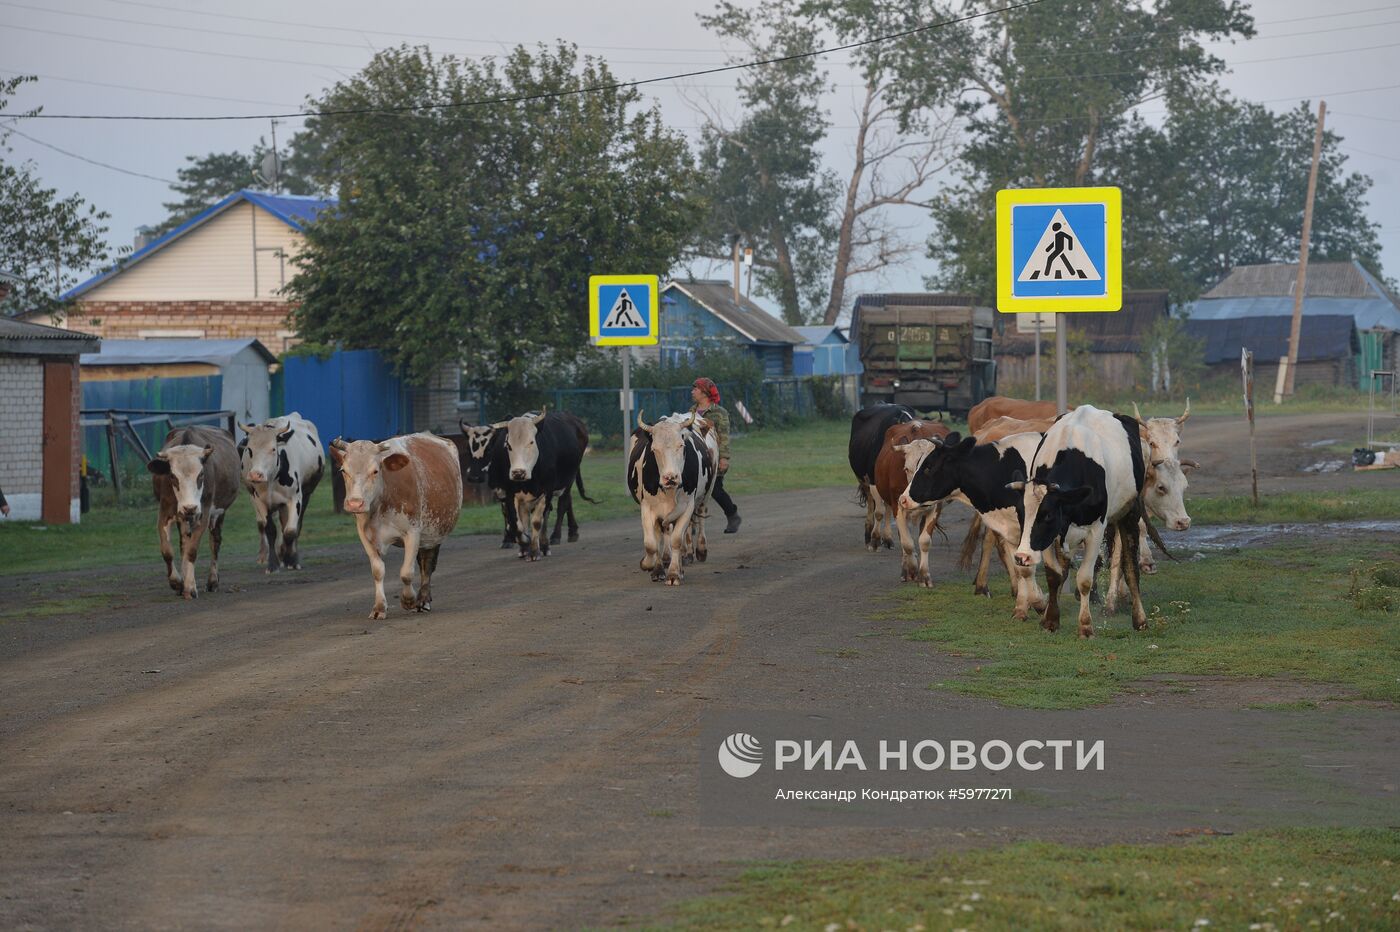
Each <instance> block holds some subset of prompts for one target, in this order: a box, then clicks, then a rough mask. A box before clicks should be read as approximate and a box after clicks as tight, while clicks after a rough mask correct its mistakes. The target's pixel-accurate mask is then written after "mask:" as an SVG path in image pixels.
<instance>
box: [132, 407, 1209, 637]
mask: <svg viewBox="0 0 1400 932" xmlns="http://www.w3.org/2000/svg"><path fill="white" fill-rule="evenodd" d="M1190 413H1191V406H1190V402H1187V406H1186V411H1185V413H1183V414H1182V415H1181V416H1180V417H1177V418H1152V419H1150V420H1144V419H1143V418H1142V417H1141V415H1140V414H1138V413H1137V410H1136V406H1135V407H1134V416H1132V417H1129V416H1127V415H1123V414H1113V413H1110V412H1107V411H1102V410H1100V409H1098V408H1094V407H1091V406H1088V405H1083V406H1080V407H1078V408H1074V409H1072V410H1071V411H1070V412H1069V413H1068V414H1065V415H1063V416H1061V417H1058V418H1057V417H1055V416H1054V415H1055V410H1054V406H1053V405H1051V404H1050V403H1048V402H1027V401H1019V400H1017V399H1012V398H1001V397H995V398H989V399H987V400H986V401H984V402H982V403H981V404H979V405H977V406H976V407H975V408H973V409H972V411H971V413H970V414H969V416H968V432H969V436H967V437H961V436H959V435H958V434H957V433H951V432H950V431H949V429H948V428H947V426H946V425H944V424H942V423H941V422H938V421H928V420H921V419H920V418H919V417H918V415H917V414H916V413H915V412H914V411H913V410H911V409H910V408H907V407H905V406H903V405H891V404H884V405H876V406H874V407H871V408H866V409H864V410H862V411H859V412H857V413H856V415H855V416H854V418H853V419H852V421H851V440H850V462H851V468H852V470H853V471H854V472H855V475H856V478H857V480H858V482H859V488H860V495H861V497H862V499H863V500H864V502H865V503H866V519H865V541H866V545H867V546H868V547H869V548H870V549H871V550H877V549H879V547H880V545H881V544H884V545H885V546H886V547H892V546H893V534H892V533H891V530H890V529H891V527H892V528H894V530H895V531H897V532H898V534H899V538H900V543H901V549H902V552H903V570H902V572H903V578H904V579H905V580H909V581H915V582H918V583H921V584H922V585H925V586H928V585H931V579H930V575H929V558H928V551H929V545H930V543H931V541H932V537H933V534H934V533H935V532H937V531H938V530H939V526H938V520H939V516H940V514H941V512H942V509H943V508H944V507H945V506H946V505H947V504H948V503H949V502H954V501H957V502H961V503H963V504H966V505H968V506H970V507H971V508H972V509H973V510H974V511H975V512H976V517H975V518H974V520H973V523H972V526H971V528H970V529H969V532H968V537H967V540H966V541H965V542H964V544H963V547H962V558H963V562H964V564H965V565H970V563H971V560H972V557H973V556H974V555H975V554H976V552H977V550H978V547H979V545H980V547H981V551H982V556H981V562H980V565H979V567H978V572H977V580H976V582H975V583H974V586H975V591H976V592H978V593H979V594H987V592H988V588H987V572H988V567H989V564H990V560H991V555H992V552H993V551H996V552H997V553H999V554H1000V556H1001V559H1002V562H1003V563H1004V564H1005V566H1006V569H1007V572H1008V574H1009V576H1010V578H1011V586H1012V591H1013V593H1014V595H1015V612H1014V615H1015V617H1016V618H1018V619H1024V618H1026V617H1027V615H1028V613H1029V611H1030V610H1031V609H1035V610H1036V611H1038V612H1043V613H1044V614H1043V620H1042V622H1041V624H1042V626H1043V627H1045V628H1046V629H1048V630H1051V631H1054V630H1057V629H1058V627H1059V619H1060V609H1059V593H1060V589H1061V587H1062V585H1063V584H1064V581H1065V579H1066V578H1067V577H1068V576H1069V574H1070V573H1071V571H1072V569H1073V567H1072V563H1071V558H1072V556H1073V555H1074V554H1075V553H1077V552H1078V551H1080V550H1082V551H1083V553H1084V557H1083V559H1082V560H1081V563H1080V567H1079V569H1078V571H1077V573H1076V574H1075V583H1076V590H1077V592H1078V594H1079V633H1080V634H1081V635H1083V636H1085V637H1088V636H1091V635H1092V634H1093V625H1092V619H1091V617H1090V612H1089V601H1090V593H1091V591H1092V590H1093V588H1094V582H1095V576H1096V571H1097V569H1098V566H1099V563H1100V562H1101V558H1100V552H1101V549H1102V548H1103V547H1104V546H1105V545H1106V546H1107V554H1108V557H1107V558H1108V563H1109V569H1110V573H1109V585H1108V590H1107V597H1106V602H1107V605H1108V608H1109V610H1110V611H1112V610H1113V609H1114V607H1115V604H1116V602H1117V600H1118V599H1119V598H1120V597H1121V595H1122V594H1124V591H1126V594H1127V595H1128V596H1129V597H1130V598H1131V601H1132V618H1133V626H1134V627H1135V628H1142V627H1143V626H1144V625H1145V624H1146V613H1145V612H1144V610H1143V607H1142V597H1141V593H1140V591H1139V574H1140V572H1142V571H1144V570H1145V571H1147V572H1149V573H1150V572H1153V571H1154V567H1153V564H1152V549H1151V545H1150V544H1149V538H1151V539H1152V540H1155V541H1156V542H1157V544H1158V546H1159V547H1161V548H1162V549H1163V550H1164V551H1165V547H1164V546H1163V545H1162V543H1161V538H1160V537H1159V536H1157V532H1156V529H1155V527H1154V526H1153V524H1152V520H1151V519H1153V518H1156V519H1157V520H1159V521H1162V522H1164V523H1165V524H1166V525H1167V526H1168V527H1170V528H1171V529H1173V530H1179V531H1180V530H1185V529H1186V528H1188V527H1189V526H1190V524H1191V519H1190V518H1189V517H1188V516H1187V514H1186V506H1185V503H1184V496H1185V492H1186V473H1187V471H1188V470H1190V469H1192V468H1195V467H1196V464H1195V463H1193V462H1192V461H1190V460H1183V459H1181V458H1180V446H1181V429H1182V425H1183V424H1184V423H1185V422H1186V419H1187V418H1188V417H1189V416H1190ZM241 427H242V431H243V433H244V437H243V439H242V440H241V441H239V442H238V443H237V444H236V445H235V443H234V437H233V435H232V434H231V433H229V432H228V431H225V430H220V429H217V428H213V427H180V428H176V429H174V430H172V431H171V432H170V433H169V435H168V436H167V437H166V439H165V443H164V445H163V446H162V448H161V450H160V452H159V453H157V454H156V456H155V458H154V459H152V460H151V461H150V463H149V469H150V471H151V473H153V485H154V489H155V493H156V498H157V500H158V501H159V503H160V515H159V518H158V523H157V530H158V533H159V537H160V548H161V554H162V556H163V557H164V558H165V568H166V574H167V576H168V577H169V581H170V586H171V588H172V589H174V590H175V591H176V592H178V593H180V594H181V595H183V596H184V597H185V598H186V599H192V598H194V597H195V596H196V595H197V594H198V586H197V584H196V582H195V571H194V564H195V559H196V557H197V556H198V552H199V543H200V539H201V538H202V536H203V534H204V532H205V531H206V530H207V531H208V532H209V537H210V551H211V554H210V557H211V559H210V566H209V574H208V578H207V580H206V588H207V589H209V590H214V589H217V588H218V586H219V547H220V544H221V543H222V537H223V522H224V514H225V512H227V510H228V508H229V507H230V506H231V505H232V504H233V502H234V501H235V500H236V498H237V496H238V490H239V488H240V486H241V487H243V488H245V489H247V491H248V493H249V496H250V498H251V499H252V502H253V511H254V513H255V515H256V517H257V525H258V536H259V554H258V559H259V562H260V563H263V564H265V566H266V568H267V571H268V572H269V573H271V572H276V571H277V570H278V569H279V568H280V567H281V566H286V567H289V568H294V569H299V568H300V566H301V560H300V556H299V554H298V550H297V539H298V537H299V535H300V533H301V527H302V521H303V520H304V518H305V514H306V510H307V505H308V503H309V501H310V499H311V495H312V493H313V492H314V491H315V489H316V487H317V485H318V484H319V483H320V481H321V479H322V477H323V475H324V473H325V470H326V457H325V456H324V454H323V448H322V446H321V440H320V437H319V435H318V434H317V431H316V426H315V425H314V424H312V423H311V422H310V421H308V420H306V419H305V418H303V417H301V416H300V415H298V414H295V413H293V414H289V415H286V416H284V417H278V418H273V419H271V420H269V421H267V422H266V423H264V424H256V425H254V424H248V425H241ZM588 441H589V438H588V429H587V427H586V426H585V425H584V423H583V422H582V421H581V420H579V419H578V418H577V417H575V416H574V415H572V414H569V413H567V412H547V411H543V412H528V413H526V414H523V415H520V416H518V417H514V418H511V419H509V420H507V421H501V422H499V423H496V424H490V425H485V426H479V427H477V426H471V425H467V424H463V425H462V434H461V435H460V436H457V437H452V438H444V437H438V436H435V435H433V434H411V435H408V436H400V437H391V438H389V439H387V440H382V441H371V440H355V441H348V442H347V441H345V440H343V439H341V438H336V439H335V440H333V441H331V444H330V446H329V448H328V449H329V452H330V460H331V464H332V466H333V470H332V479H333V483H334V485H335V488H336V501H337V505H338V507H340V508H342V509H343V510H344V511H346V512H348V513H349V514H352V515H354V516H355V524H356V529H357V531H358V533H359V537H360V542H361V543H362V544H363V546H364V549H365V554H366V555H367V556H368V557H369V563H370V570H371V572H372V574H373V576H374V608H373V610H372V612H371V614H370V617H371V618H383V617H385V596H384V553H385V551H386V549H387V548H388V547H389V546H398V547H402V548H403V551H404V560H403V566H402V568H401V570H400V572H399V580H400V582H401V583H402V590H401V591H400V594H399V602H400V604H401V605H402V606H403V607H404V609H405V610H408V611H427V610H429V609H431V607H432V574H433V572H434V570H435V569H436V567H437V560H438V552H439V550H440V548H441V546H442V542H443V540H444V539H445V538H446V537H447V536H448V535H449V534H450V533H451V532H452V529H453V528H454V527H455V526H456V524H457V518H458V514H459V512H460V511H461V507H462V493H463V485H464V483H481V482H484V483H485V484H486V485H487V486H489V487H490V488H491V489H492V490H493V491H494V493H495V495H496V497H497V498H498V500H499V501H500V502H501V507H502V513H503V517H504V524H505V537H504V540H503V542H502V546H503V547H509V546H511V545H512V543H514V544H516V545H518V546H519V549H520V556H521V558H523V559H527V560H531V561H533V560H537V559H539V558H540V557H541V556H547V555H548V554H549V548H550V544H551V543H558V542H559V539H560V533H561V530H562V524H563V522H564V520H565V518H567V519H568V523H569V540H570V541H573V540H577V539H578V521H577V520H576V519H575V518H574V513H573V490H574V489H575V488H577V490H578V494H579V495H580V497H582V498H584V499H585V500H586V501H590V502H591V501H593V499H591V498H589V497H588V495H587V493H586V492H585V491H584V487H583V476H582V473H581V465H582V461H583V456H584V453H585V451H586V450H587V448H588ZM718 459H719V456H718V448H717V445H716V438H715V436H714V433H713V431H712V430H711V429H710V424H709V423H708V422H707V421H705V420H704V418H703V417H702V416H698V415H696V414H695V413H690V414H672V415H668V416H666V417H663V418H660V419H659V420H657V421H656V422H655V423H651V424H648V423H646V421H645V420H644V419H643V417H642V416H641V414H640V413H639V414H638V427H637V429H636V430H635V431H634V432H633V433H632V436H631V438H630V440H629V450H628V465H627V474H626V475H627V486H628V490H629V491H630V492H631V494H632V498H633V500H634V501H636V502H637V503H638V504H639V505H640V506H641V517H642V537H643V550H644V553H643V557H642V561H641V567H642V569H643V570H644V571H646V572H649V573H650V574H651V578H652V579H653V580H661V579H664V580H665V581H666V583H667V584H668V585H679V584H680V582H681V581H682V579H683V578H684V566H685V565H686V564H687V563H690V562H692V561H704V560H705V558H706V556H707V552H708V551H707V544H706V540H705V512H706V503H707V501H708V499H709V496H710V494H711V492H712V490H713V488H714V484H715V477H716V475H717V473H718ZM556 497H557V498H558V507H559V513H558V516H557V517H556V519H555V523H554V530H553V533H552V534H546V531H547V530H548V527H549V513H550V511H551V510H553V508H554V501H555V498H556ZM172 527H173V528H174V529H175V530H177V531H178V535H177V540H178V542H179V546H180V560H179V562H178V564H177V562H176V560H175V556H174V549H173V547H172V542H171V533H170V532H171V530H172ZM916 547H917V550H918V553H917V555H916V554H915V548H916ZM1042 562H1043V563H1044V564H1045V577H1046V582H1047V591H1044V592H1043V591H1042V590H1041V588H1040V586H1039V584H1038V583H1037V581H1036V575H1035V567H1036V565H1037V564H1039V563H1042ZM415 570H416V578H415Z"/></svg>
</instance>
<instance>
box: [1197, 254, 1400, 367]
mask: <svg viewBox="0 0 1400 932" xmlns="http://www.w3.org/2000/svg"><path fill="white" fill-rule="evenodd" d="M1297 284H1298V265H1297V263H1292V262H1276V263H1272V264H1269V265H1242V266H1237V267H1236V268H1234V269H1233V270H1231V272H1230V274H1228V275H1226V276H1225V278H1223V279H1222V280H1221V281H1220V282H1219V284H1217V285H1216V286H1215V287H1213V288H1211V289H1210V290H1209V291H1207V292H1205V294H1203V295H1201V297H1199V298H1198V299H1196V300H1195V301H1192V302H1190V303H1188V304H1186V305H1184V306H1183V307H1182V308H1181V309H1180V310H1181V313H1182V316H1184V317H1186V318H1187V319H1188V321H1189V322H1190V329H1191V332H1192V333H1193V334H1194V335H1196V336H1197V337H1199V338H1201V339H1202V340H1204V341H1205V342H1206V345H1207V350H1208V353H1207V355H1208V362H1212V363H1216V362H1218V363H1219V364H1221V365H1227V364H1228V363H1227V361H1228V360H1233V361H1234V364H1235V365H1238V360H1239V358H1240V349H1241V348H1247V349H1250V350H1254V351H1255V381H1256V383H1258V384H1268V385H1272V384H1273V380H1274V377H1275V373H1276V371H1277V358H1278V356H1281V355H1286V354H1287V352H1288V350H1287V341H1288V332H1289V329H1290V327H1291V321H1292V317H1293V296H1294V291H1295V289H1296V288H1297ZM1302 311H1303V321H1302V333H1301V335H1300V337H1299V341H1298V342H1299V347H1298V349H1299V353H1298V361H1299V366H1298V372H1297V374H1296V375H1295V381H1296V382H1298V383H1299V384H1301V383H1303V382H1306V381H1316V382H1323V383H1325V384H1333V385H1344V384H1350V385H1357V386H1359V387H1360V388H1362V389H1363V390H1364V389H1365V388H1366V387H1367V385H1368V384H1369V382H1370V373H1371V372H1372V371H1375V370H1383V371H1392V372H1393V371H1395V370H1396V368H1397V366H1400V298H1397V297H1396V296H1395V294H1393V293H1392V292H1391V291H1390V289H1389V288H1388V287H1386V285H1385V283H1384V282H1382V281H1380V280H1379V279H1377V278H1376V277H1375V276H1374V275H1372V274H1371V273H1370V272H1368V271H1366V269H1365V268H1363V267H1362V265H1361V263H1359V262H1356V261H1354V260H1353V261H1351V262H1309V263H1308V275H1307V284H1306V286H1305V288H1304V292H1303V303H1302Z"/></svg>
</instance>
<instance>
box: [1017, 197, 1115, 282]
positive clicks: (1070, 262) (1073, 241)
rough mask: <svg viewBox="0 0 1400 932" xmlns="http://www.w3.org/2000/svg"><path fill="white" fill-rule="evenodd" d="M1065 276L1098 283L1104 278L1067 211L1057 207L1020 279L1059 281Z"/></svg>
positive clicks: (1023, 268) (1019, 276)
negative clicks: (1067, 216)
mask: <svg viewBox="0 0 1400 932" xmlns="http://www.w3.org/2000/svg"><path fill="white" fill-rule="evenodd" d="M1065 278H1070V279H1078V280H1082V281H1094V282H1096V281H1100V280H1102V276H1101V275H1100V274H1099V270H1098V269H1096V268H1095V267H1094V263H1093V261H1092V260H1090V258H1089V256H1088V254H1087V253H1086V252H1085V250H1084V248H1083V246H1081V245H1080V242H1079V237H1078V236H1076V235H1075V233H1074V230H1073V229H1072V228H1071V227H1070V225H1069V221H1068V220H1066V219H1065V214H1064V211H1062V210H1057V211H1055V214H1054V216H1053V217H1051V218H1050V224H1049V226H1047V227H1046V228H1045V232H1044V233H1042V234H1041V236H1040V241H1039V242H1038V243H1037V244H1036V247H1035V250H1034V251H1033V252H1032V253H1031V255H1030V258H1029V259H1028V260H1027V262H1026V264H1025V265H1024V266H1023V267H1022V268H1021V274H1019V275H1017V276H1016V280H1017V281H1022V282H1033V281H1041V280H1046V279H1054V280H1057V281H1058V280H1062V279H1065Z"/></svg>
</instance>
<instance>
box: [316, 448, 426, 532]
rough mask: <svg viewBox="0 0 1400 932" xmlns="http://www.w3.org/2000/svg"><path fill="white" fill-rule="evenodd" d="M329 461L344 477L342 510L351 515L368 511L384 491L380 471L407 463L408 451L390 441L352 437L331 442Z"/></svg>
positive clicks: (389, 469) (392, 470)
mask: <svg viewBox="0 0 1400 932" xmlns="http://www.w3.org/2000/svg"><path fill="white" fill-rule="evenodd" d="M331 460H332V461H333V462H334V463H335V466H336V468H337V469H339V470H340V474H341V476H343V477H344V479H345V510H346V511H347V512H348V513H350V514H352V515H364V514H370V513H371V512H373V511H374V508H375V506H376V505H377V504H378V503H379V498H380V496H381V495H383V493H384V475H383V474H384V472H386V471H387V472H395V471H397V470H400V469H403V468H404V467H405V466H407V465H408V454H407V453H404V452H403V451H402V450H399V449H397V448H396V446H395V445H394V444H392V443H388V442H385V443H375V442H374V441H372V440H356V441H354V442H353V443H346V442H345V441H344V440H341V439H340V438H339V437H337V438H335V439H334V440H332V441H331Z"/></svg>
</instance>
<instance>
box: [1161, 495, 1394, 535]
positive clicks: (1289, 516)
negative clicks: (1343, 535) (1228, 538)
mask: <svg viewBox="0 0 1400 932" xmlns="http://www.w3.org/2000/svg"><path fill="white" fill-rule="evenodd" d="M1187 510H1188V511H1189V512H1190V513H1191V522H1192V523H1193V524H1291V523H1298V522H1310V521H1367V520H1374V519H1376V518H1394V517H1395V516H1397V515H1400V484H1396V483H1393V482H1392V483H1388V487H1386V488H1371V489H1350V490H1348V491H1345V492H1275V493H1273V494H1271V495H1264V496H1262V497H1261V498H1260V499H1259V504H1258V506H1256V505H1255V504H1254V502H1253V500H1252V499H1251V498H1250V497H1249V496H1248V495H1222V496H1218V497H1214V498H1199V497H1196V496H1191V495H1188V496H1187ZM1167 544H1168V545H1169V546H1170V544H1171V541H1170V540H1168V541H1167Z"/></svg>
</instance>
